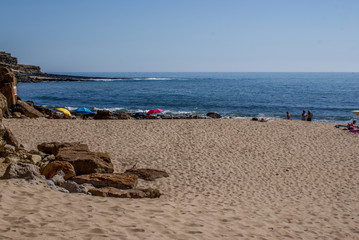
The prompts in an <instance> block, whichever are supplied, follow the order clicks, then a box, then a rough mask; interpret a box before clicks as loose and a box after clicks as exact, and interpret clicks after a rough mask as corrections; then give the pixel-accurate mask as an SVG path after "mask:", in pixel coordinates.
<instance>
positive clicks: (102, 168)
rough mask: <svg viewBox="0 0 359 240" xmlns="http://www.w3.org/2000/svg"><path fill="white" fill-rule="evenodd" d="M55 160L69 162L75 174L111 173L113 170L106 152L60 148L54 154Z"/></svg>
mask: <svg viewBox="0 0 359 240" xmlns="http://www.w3.org/2000/svg"><path fill="white" fill-rule="evenodd" d="M56 160H57V161H66V162H69V163H71V165H72V166H74V169H75V171H76V174H77V175H84V174H90V173H113V171H114V169H113V165H112V162H111V159H110V155H109V154H108V153H102V152H90V151H76V150H72V149H60V150H59V152H58V154H57V155H56Z"/></svg>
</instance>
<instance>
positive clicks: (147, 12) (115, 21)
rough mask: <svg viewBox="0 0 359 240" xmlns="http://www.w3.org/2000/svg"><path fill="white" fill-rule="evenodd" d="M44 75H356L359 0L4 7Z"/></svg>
mask: <svg viewBox="0 0 359 240" xmlns="http://www.w3.org/2000/svg"><path fill="white" fill-rule="evenodd" d="M0 9H1V10H0V12H1V14H0V22H1V30H0V34H1V35H0V51H6V52H10V53H11V54H12V55H13V56H15V57H17V58H18V59H19V62H20V63H23V64H33V65H39V66H41V68H42V70H43V71H45V72H208V71H209V72H276V71H279V72H313V71H314V72H316V71H319V72H321V71H324V72H333V71H334V72H342V71H348V72H359V46H358V45H359V1H358V0H201V1H199V0H177V1H175V0H101V1H100V0H96V1H95V0H61V1H51V0H32V1H29V0H0Z"/></svg>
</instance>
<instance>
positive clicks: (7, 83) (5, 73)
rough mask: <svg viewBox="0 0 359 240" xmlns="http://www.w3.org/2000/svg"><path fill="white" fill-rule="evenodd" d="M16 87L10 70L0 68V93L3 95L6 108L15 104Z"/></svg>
mask: <svg viewBox="0 0 359 240" xmlns="http://www.w3.org/2000/svg"><path fill="white" fill-rule="evenodd" d="M16 85H17V81H16V78H15V76H14V74H13V73H12V72H11V70H10V69H8V68H6V67H1V66H0V92H1V93H2V94H4V96H5V98H6V100H7V106H8V107H11V106H12V105H15V104H16V102H17V96H16V94H17V93H16Z"/></svg>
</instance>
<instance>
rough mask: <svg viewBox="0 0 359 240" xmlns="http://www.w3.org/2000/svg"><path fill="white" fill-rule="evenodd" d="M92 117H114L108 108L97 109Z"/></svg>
mask: <svg viewBox="0 0 359 240" xmlns="http://www.w3.org/2000/svg"><path fill="white" fill-rule="evenodd" d="M93 119H107V120H109V119H110V120H111V119H116V117H115V116H114V114H113V113H112V112H111V111H109V110H98V111H97V113H96V114H95V116H94V117H93Z"/></svg>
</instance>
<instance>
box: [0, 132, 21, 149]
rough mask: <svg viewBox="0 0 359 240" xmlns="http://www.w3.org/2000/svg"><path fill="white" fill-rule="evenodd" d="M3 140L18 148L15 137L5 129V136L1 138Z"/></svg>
mask: <svg viewBox="0 0 359 240" xmlns="http://www.w3.org/2000/svg"><path fill="white" fill-rule="evenodd" d="M3 138H4V140H5V141H6V142H7V143H8V144H10V145H13V146H15V147H18V146H20V144H19V142H18V141H17V139H16V137H15V135H14V134H13V133H12V132H11V130H10V129H8V128H6V131H5V134H4V136H3Z"/></svg>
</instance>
